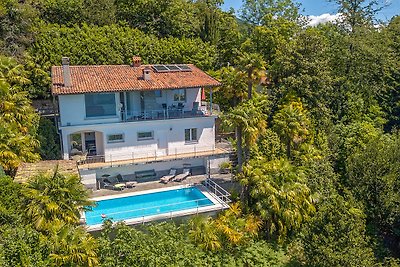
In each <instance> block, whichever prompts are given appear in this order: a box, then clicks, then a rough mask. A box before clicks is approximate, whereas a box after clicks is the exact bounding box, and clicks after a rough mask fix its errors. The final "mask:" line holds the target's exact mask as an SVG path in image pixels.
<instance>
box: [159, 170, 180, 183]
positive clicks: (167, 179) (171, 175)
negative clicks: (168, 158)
mask: <svg viewBox="0 0 400 267" xmlns="http://www.w3.org/2000/svg"><path fill="white" fill-rule="evenodd" d="M175 175H176V169H171V170H170V171H169V174H168V175H164V176H163V177H161V178H160V182H161V183H164V184H167V183H169V182H170V181H171V180H172V179H173V178H174V177H175Z"/></svg>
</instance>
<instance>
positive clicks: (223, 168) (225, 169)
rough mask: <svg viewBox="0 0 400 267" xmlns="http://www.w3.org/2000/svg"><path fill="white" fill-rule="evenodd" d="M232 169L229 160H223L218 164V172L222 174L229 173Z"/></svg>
mask: <svg viewBox="0 0 400 267" xmlns="http://www.w3.org/2000/svg"><path fill="white" fill-rule="evenodd" d="M231 169H232V164H231V162H230V161H224V162H221V164H219V172H220V173H222V174H227V173H230V172H231Z"/></svg>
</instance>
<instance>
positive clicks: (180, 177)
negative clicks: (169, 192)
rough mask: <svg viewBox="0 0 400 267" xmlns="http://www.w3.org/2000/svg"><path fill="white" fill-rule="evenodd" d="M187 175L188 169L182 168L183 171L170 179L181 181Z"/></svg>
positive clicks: (188, 173)
mask: <svg viewBox="0 0 400 267" xmlns="http://www.w3.org/2000/svg"><path fill="white" fill-rule="evenodd" d="M189 175H190V169H183V173H181V174H178V175H177V176H175V178H173V179H172V181H175V182H182V181H183V180H185V179H186V178H187V177H188V176H189Z"/></svg>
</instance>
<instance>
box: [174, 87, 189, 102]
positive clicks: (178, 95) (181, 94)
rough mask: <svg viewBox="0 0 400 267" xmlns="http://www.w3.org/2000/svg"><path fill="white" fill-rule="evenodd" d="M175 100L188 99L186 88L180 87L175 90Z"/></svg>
mask: <svg viewBox="0 0 400 267" xmlns="http://www.w3.org/2000/svg"><path fill="white" fill-rule="evenodd" d="M173 93H174V101H186V90H185V89H178V90H174V91H173Z"/></svg>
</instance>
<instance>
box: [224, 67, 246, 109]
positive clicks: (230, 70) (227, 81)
mask: <svg viewBox="0 0 400 267" xmlns="http://www.w3.org/2000/svg"><path fill="white" fill-rule="evenodd" d="M218 76H219V77H218V78H219V79H220V80H221V83H222V86H221V87H220V88H219V91H220V92H222V93H223V94H224V97H225V98H227V99H229V100H231V101H232V106H233V107H235V106H236V105H238V104H239V103H241V102H242V101H243V99H245V98H246V75H245V74H244V73H243V72H242V71H240V70H239V69H237V68H234V67H232V66H230V67H224V68H222V69H221V70H220V71H219V73H218Z"/></svg>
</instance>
